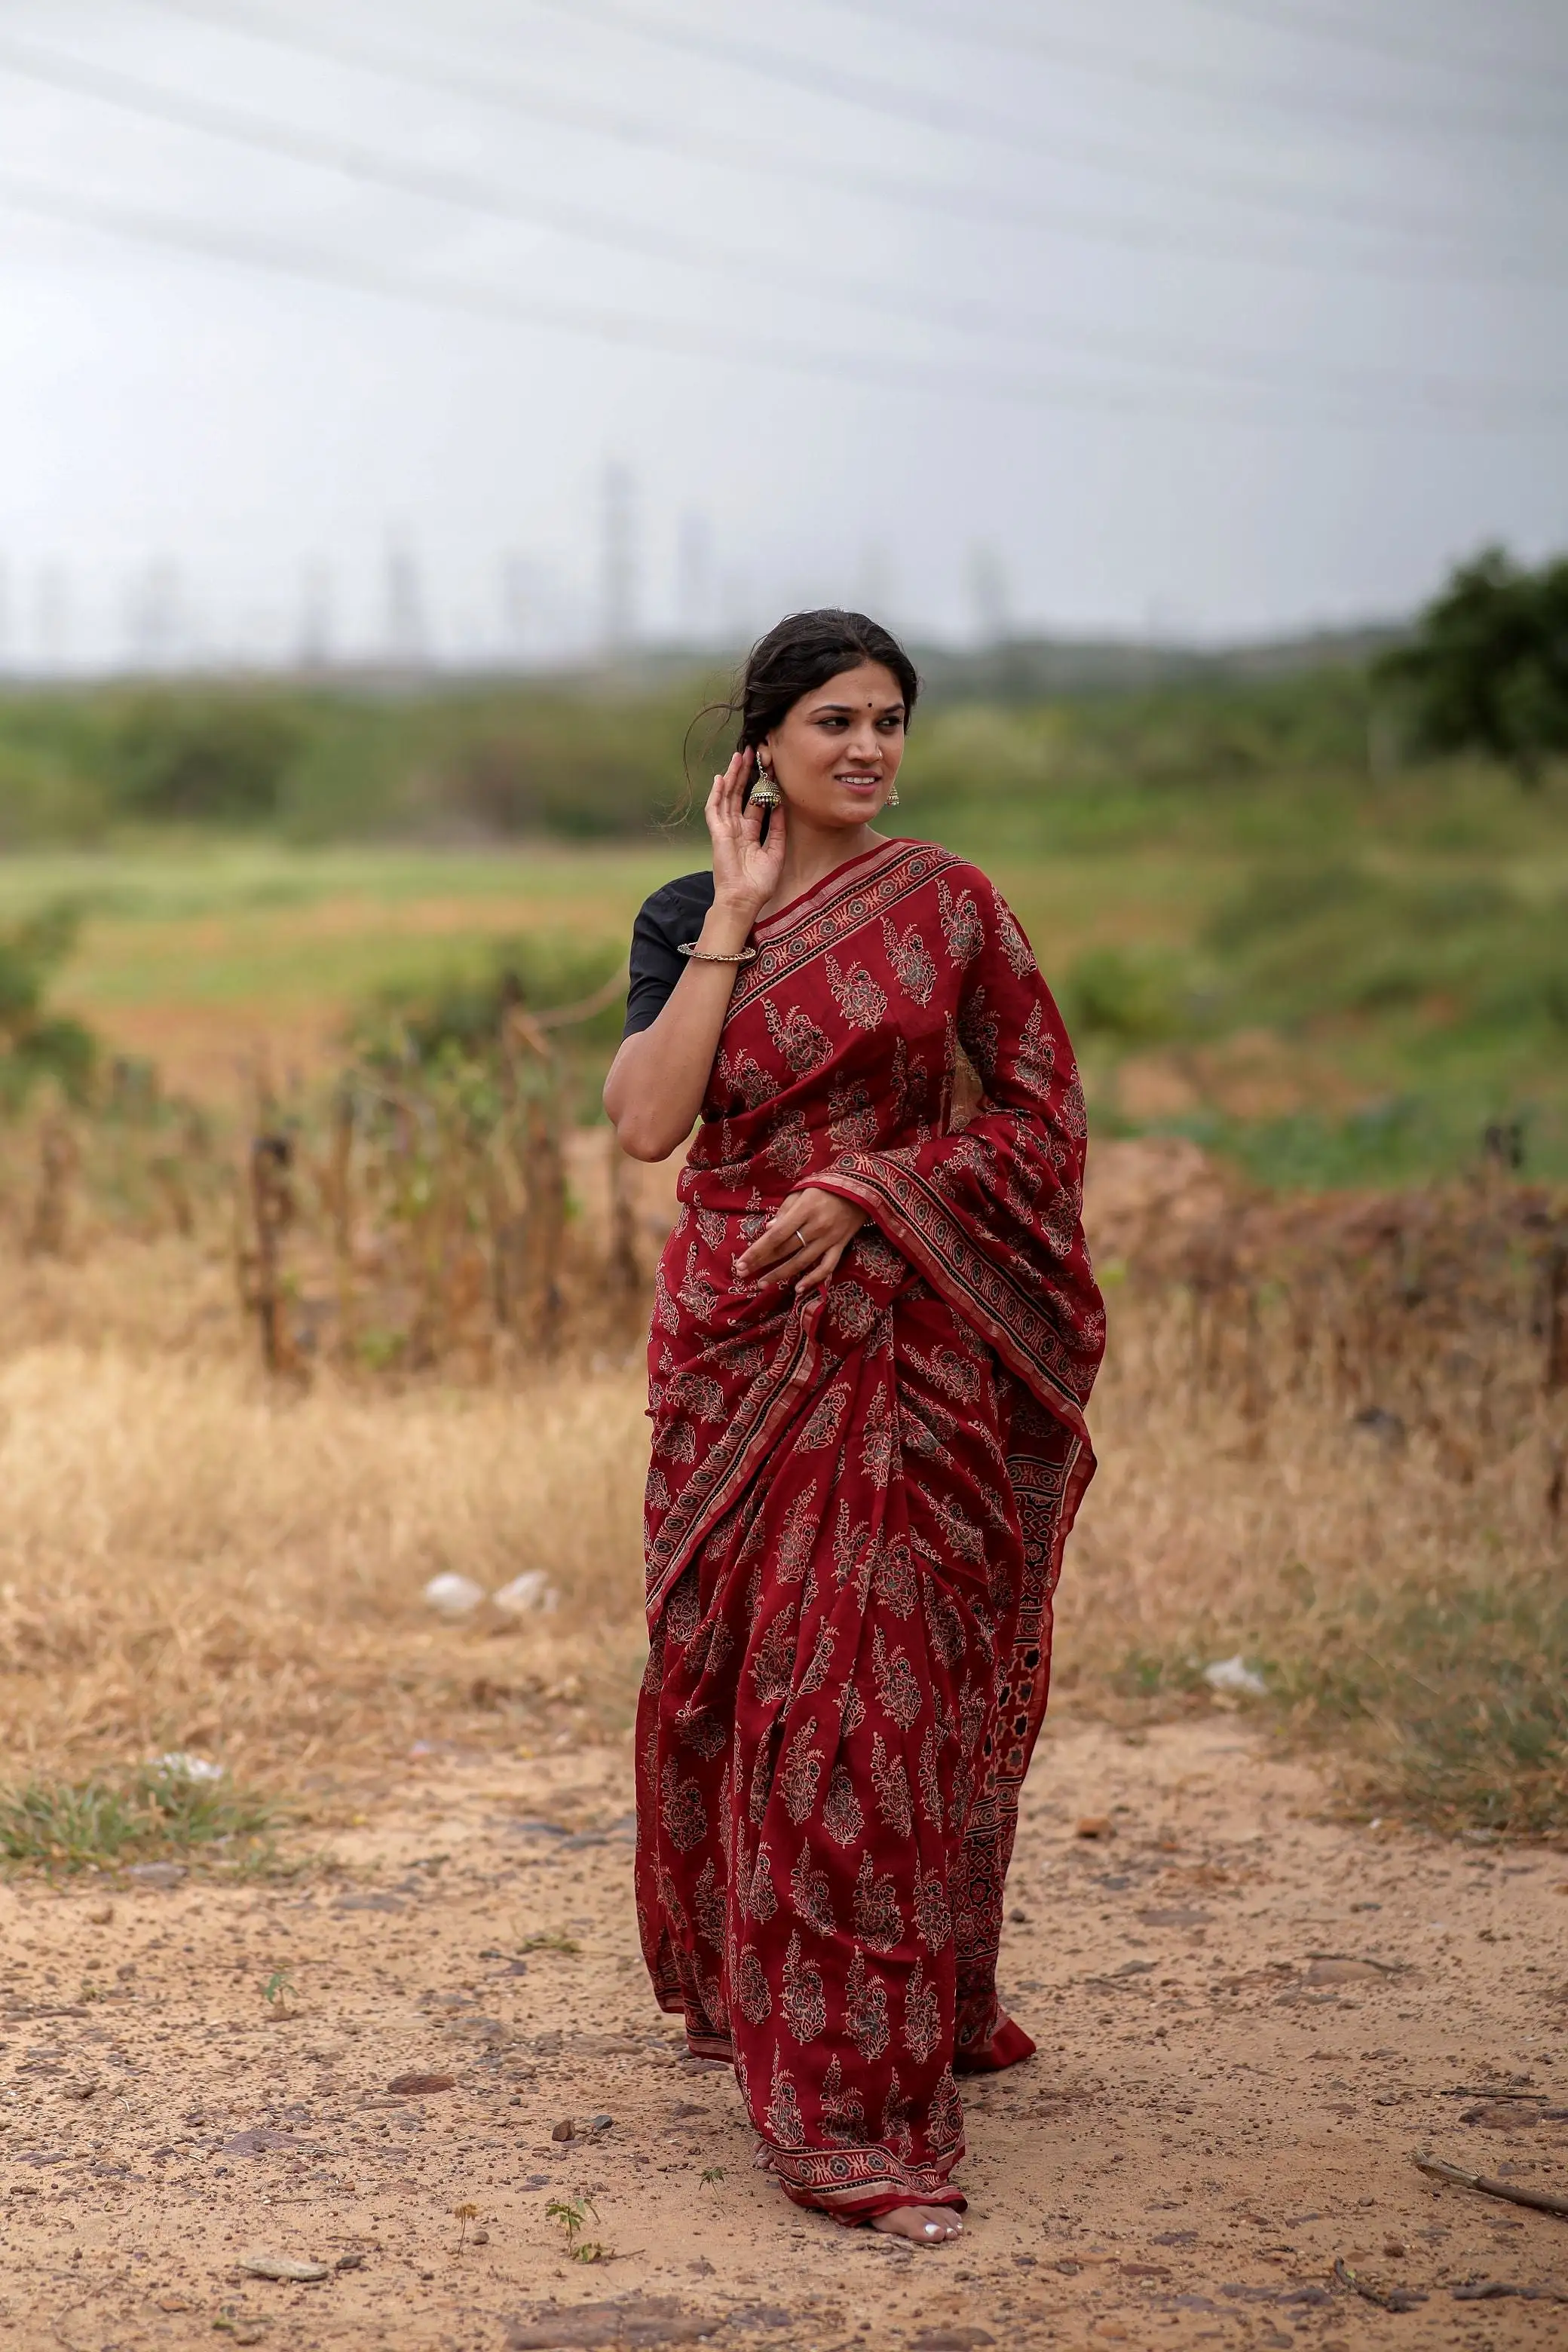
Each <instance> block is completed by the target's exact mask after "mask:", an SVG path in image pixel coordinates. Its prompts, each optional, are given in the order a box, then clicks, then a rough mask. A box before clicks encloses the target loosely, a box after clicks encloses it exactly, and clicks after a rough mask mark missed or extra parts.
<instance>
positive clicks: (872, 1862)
mask: <svg viewBox="0 0 1568 2352" xmlns="http://www.w3.org/2000/svg"><path fill="white" fill-rule="evenodd" d="M755 936H756V941H757V945H758V947H759V950H760V953H759V955H758V957H757V960H756V961H755V962H754V963H752V964H751V965H750V966H748V967H746V968H745V970H744V971H742V976H741V978H740V980H739V982H738V984H737V986H736V989H735V992H734V996H733V998H732V1000H731V1008H730V1013H729V1015H728V1018H727V1020H726V1022H725V1024H724V1030H723V1034H722V1036H721V1041H720V1049H719V1053H718V1055H717V1056H716V1059H715V1062H714V1067H713V1075H712V1077H711V1079H710V1084H709V1089H708V1095H707V1099H706V1102H705V1104H704V1108H703V1123H702V1127H701V1129H700V1133H699V1136H698V1138H697V1140H696V1142H695V1143H694V1145H693V1147H692V1149H691V1152H690V1155H689V1159H688V1161H687V1165H686V1168H685V1171H684V1172H683V1173H682V1176H681V1179H680V1187H679V1195H680V1202H681V1207H680V1212H679V1217H678V1220H677V1223H676V1225H675V1229H674V1231H673V1233H672V1234H671V1235H670V1237H669V1241H668V1244H667V1246H666V1249H665V1252H664V1256H663V1260H662V1262H661V1265H660V1267H659V1272H658V1286H657V1292H656V1299H655V1309H654V1318H653V1328H652V1333H651V1336H650V1340H649V1354H648V1365H649V1393H650V1417H651V1419H652V1423H653V1455H652V1466H651V1469H650V1472H649V1476H648V1489H647V1574H648V1584H647V1607H648V1623H649V1632H650V1636H651V1648H650V1654H649V1659H648V1668H647V1678H646V1681H645V1684H644V1688H643V1694H642V1698H641V1701H640V1705H639V1709H638V1718H637V1822H638V1832H637V1914H638V1921H639V1926H640V1929H641V1935H642V1945H643V1951H644V1955H645V1958H647V1966H648V1969H649V1972H650V1974H651V1976H652V1979H653V1983H654V1988H655V1990H656V1992H657V1995H658V2000H659V2002H660V2005H661V2006H662V2007H663V2008H665V2009H667V2010H669V2011H674V2012H675V2013H677V2014H679V2015H680V2016H682V2017H684V2019H685V2022H686V2031H687V2035H688V2039H689V2043H690V2046H691V2048H692V2049H693V2050H694V2051H696V2052H698V2053H700V2054H702V2055H704V2056H711V2057H718V2058H723V2059H725V2060H728V2061H730V2062H731V2063H732V2064H733V2066H734V2069H735V2073H736V2075H737V2078H738V2080H739V2082H740V2085H741V2090H742V2095H743V2097H744V2099H745V2102H746V2106H747V2110H748V2112H749V2114H750V2116H751V2120H752V2124H753V2126H755V2128H756V2130H757V2132H758V2133H759V2135H760V2136H761V2139H762V2142H763V2159H764V2160H765V2162H766V2163H767V2164H768V2165H769V2166H771V2168H772V2169H773V2171H774V2172H775V2173H776V2174H777V2176H778V2178H779V2179H780V2181H781V2182H782V2184H783V2186H784V2189H786V2190H787V2192H788V2193H789V2195H790V2196H791V2197H793V2198H794V2199H795V2200H796V2201H797V2202H798V2203H800V2204H803V2205H812V2206H816V2207H819V2208H821V2209H823V2210H826V2211H829V2212H832V2213H834V2214H835V2215H837V2218H838V2219H839V2220H841V2221H847V2222H856V2221H869V2220H872V2219H874V2218H875V2217H876V2216H877V2215H879V2214H880V2213H884V2212H887V2211H889V2210H890V2209H892V2208H893V2207H895V2206H899V2205H910V2204H947V2205H955V2206H959V2207H962V2206H963V2201H964V2200H963V2197H962V2195H961V2193H960V2192H959V2191H958V2190H957V2189H955V2188H954V2187H952V2184H951V2183H950V2181H949V2179H948V2176H949V2174H950V2172H951V2171H952V2167H953V2166H954V2164H955V2163H956V2162H957V2160H958V2158H960V2156H961V2155H962V2154H963V2116H962V2111H961V2107H960V2104H959V2096H958V2091H957V2088H956V2085H955V2082H954V2074H955V2071H956V2072H959V2073H963V2072H966V2071H968V2072H975V2071H981V2070H985V2069H990V2068H994V2067H997V2066H1005V2065H1009V2064H1012V2063H1014V2062H1015V2061H1016V2059H1019V2058H1023V2057H1027V2056H1028V2055H1029V2053H1031V2051H1032V2050H1033V2048H1034V2044H1033V2042H1030V2041H1029V2039H1028V2037H1027V2035H1026V2034H1025V2033H1024V2032H1022V2031H1021V2029H1020V2028H1019V2027H1017V2026H1016V2025H1015V2024H1014V2023H1013V2022H1012V2021H1011V2020H1010V2019H1008V2018H1007V2017H1006V2015H1005V2012H1004V2011H1003V2010H1002V2008H1001V2005H1000V2003H999V2000H998V1998H997V1993H996V1981H995V1969H996V1956H997V1947H998V1943H999V1939H1000V1934H1001V1925H1002V1895H1003V1885H1004V1881H1005V1875H1006V1870H1007V1864H1008V1861H1009V1859H1010V1856H1011V1853H1012V1846H1013V1836H1014V1829H1015V1824H1016V1805H1017V1792H1018V1788H1019V1785H1020V1783H1021V1782H1022V1780H1023V1777H1024V1774H1025V1772H1026V1769H1027V1767H1028V1761H1029V1755H1030V1751H1031V1749H1032V1748H1033V1746H1034V1741H1035V1737H1036V1734H1037V1731H1038V1729H1039V1725H1040V1720H1041V1717H1042V1716H1043V1715H1044V1712H1045V1705H1046V1691H1047V1679H1048V1675H1049V1669H1050V1636H1051V1595H1052V1592H1053V1590H1054V1588H1055V1585H1056V1580H1057V1576H1058V1570H1059V1568H1060V1564H1061V1554H1062V1546H1063V1543H1064V1541H1065V1538H1066V1536H1067V1532H1068V1528H1069V1527H1070V1526H1071V1523H1072V1518H1073V1514H1074V1511H1075V1509H1076V1507H1077V1505H1078V1501H1079V1496H1081V1494H1082V1492H1083V1489H1084V1487H1085V1486H1087V1484H1088V1482H1089V1476H1090V1475H1091V1473H1092V1470H1093V1458H1092V1455H1091V1454H1090V1452H1089V1443H1088V1436H1087V1433H1086V1431H1085V1427H1084V1419H1083V1411H1084V1405H1085V1403H1086V1402H1087V1400H1088V1396H1089V1389H1090V1386H1091V1384H1092V1382H1093V1380H1094V1375H1095V1371H1096V1370H1097V1368H1098V1365H1099V1361H1100V1353H1101V1349H1102V1347H1103V1337H1104V1316H1103V1312H1102V1309H1101V1307H1100V1297H1099V1294H1098V1292H1097V1291H1096V1289H1095V1286H1094V1282H1093V1277H1092V1276H1091V1274H1090V1271H1089V1258H1088V1255H1087V1253H1086V1251H1085V1248H1084V1243H1083V1234H1082V1229H1081V1226H1080V1223H1079V1204H1080V1188H1081V1182H1082V1175H1083V1155H1084V1134H1085V1129H1084V1116H1083V1097H1082V1094H1081V1090H1080V1088H1079V1082H1078V1075H1077V1071H1076V1068H1075V1066H1074V1063H1073V1058H1072V1053H1071V1048H1070V1047H1069V1045H1068V1040H1067V1036H1066V1034H1065V1032H1064V1030H1063V1028H1062V1025H1061V1022H1060V1019H1059V1017H1058V1013H1057V1011H1056V1008H1055V1006H1054V1005H1053V1003H1052V1002H1051V999H1050V996H1049V994H1048V992H1047V989H1046V986H1045V983H1044V982H1043V981H1042V980H1041V978H1040V975H1039V972H1038V971H1037V967H1036V963H1035V959H1034V956H1033V955H1032V953H1031V952H1030V950H1029V947H1028V943H1027V941H1026V940H1025V938H1024V936H1023V934H1022V932H1021V931H1020V930H1019V929H1018V927H1017V925H1016V922H1015V921H1014V919H1013V917H1012V916H1011V914H1010V913H1009V912H1008V910H1007V908H1006V907H1005V904H1004V903H1003V901H1002V899H1001V898H1000V897H999V896H998V894H997V893H996V892H995V891H994V889H993V887H992V886H991V885H990V883H989V882H987V881H986V879H985V878H984V876H983V875H982V874H980V873H979V872H977V871H976V869H975V868H974V867H973V866H966V865H964V864H963V863H962V862H961V861H960V860H959V859H957V858H955V857H952V856H948V854H947V853H946V852H945V851H944V850H941V849H936V848H932V847H931V846H929V845H925V844H921V843H910V842H893V843H889V844H887V845H885V846H883V847H880V848H879V849H877V850H874V851H872V852H870V853H868V855H867V856H863V857H860V858H857V859H855V860H853V861H851V863H850V864H849V865H847V866H841V867H840V868H839V869H838V871H837V873H836V874H833V875H831V876H829V877H828V878H827V879H826V881H825V882H823V883H822V884H820V885H819V886H818V887H816V889H815V890H813V891H811V892H809V893H808V894H807V895H806V896H805V898H800V899H797V900H796V901H795V904H794V905H793V906H790V907H787V908H784V909H783V910H782V911H781V912H780V913H778V914H776V915H774V916H773V917H771V918H770V919H767V920H766V921H764V922H762V923H759V924H758V926H757V929H756V934H755ZM960 1045H962V1046H963V1050H964V1052H965V1053H966V1055H968V1057H969V1060H970V1061H971V1062H972V1063H973V1066H974V1068H975V1070H976V1071H977V1072H978V1074H979V1076H980V1077H981V1080H982V1082H983V1084H984V1100H983V1102H982V1103H981V1105H980V1107H979V1109H978V1111H977V1112H976V1113H975V1115H974V1116H973V1118H971V1119H970V1121H969V1122H968V1124H967V1125H966V1126H965V1127H964V1128H963V1130H962V1131H961V1132H955V1131H953V1129H952V1116H951V1113H952V1092H953V1080H954V1075H955V1071H956V1068H957V1066H958V1054H957V1048H958V1047H959V1046H960ZM806 1182H810V1183H814V1184H820V1185H822V1186H823V1187H824V1188H825V1189H826V1190H827V1191H829V1192H837V1193H840V1194H842V1195H843V1196H845V1197H846V1198H847V1199H848V1200H851V1201H853V1202H857V1203H858V1204H859V1205H860V1206H861V1207H863V1208H865V1209H866V1210H867V1211H868V1214H869V1217H870V1219H871V1221H872V1222H870V1223H868V1224H867V1225H866V1226H864V1227H863V1228H862V1229H861V1231H860V1233H859V1234H858V1235H857V1236H856V1238H855V1240H854V1241H853V1242H852V1243H851V1244H850V1246H849V1248H848V1250H847V1252H846V1254H845V1255H844V1258H843V1259H842V1261H841V1263H840V1265H839V1268H838V1271H837V1274H836V1276H834V1278H833V1280H832V1282H831V1283H830V1284H829V1285H828V1286H827V1287H826V1290H825V1291H823V1292H820V1293H816V1294H813V1295H812V1296H811V1297H809V1298H808V1299H807V1300H806V1301H805V1302H800V1301H796V1300H795V1298H794V1297H793V1294H791V1293H790V1292H788V1291H781V1290H780V1289H778V1288H776V1287H773V1286H763V1285H761V1284H750V1285H748V1284H744V1283H742V1282H740V1281H739V1280H738V1279H737V1277H736V1276H735V1274H734V1271H733V1266H734V1261H735V1259H736V1257H737V1256H738V1255H739V1254H740V1253H741V1252H742V1250H743V1249H745V1248H746V1246H747V1245H748V1244H749V1243H751V1242H752V1240H754V1239H755V1237H756V1235H757V1234H759V1233H761V1231H762V1230H763V1226H764V1224H765V1223H767V1222H768V1219H769V1217H770V1215H771V1214H772V1213H773V1209H774V1208H776V1206H777V1204H778V1202H780V1201H781V1200H782V1199H783V1197H784V1194H785V1193H786V1192H791V1191H793V1190H795V1188H797V1187H798V1186H800V1185H801V1184H803V1183H806Z"/></svg>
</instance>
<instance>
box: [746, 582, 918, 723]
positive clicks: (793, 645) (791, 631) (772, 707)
mask: <svg viewBox="0 0 1568 2352" xmlns="http://www.w3.org/2000/svg"><path fill="white" fill-rule="evenodd" d="M862 662H880V663H881V665H882V667H883V668H884V669H890V670H891V671H892V673H893V676H894V677H896V678H897V679H898V681H899V684H900V687H901V688H903V696H904V718H905V720H906V721H907V720H908V719H909V718H910V714H911V713H912V711H913V709H914V707H915V698H916V696H917V695H918V694H919V693H920V690H921V682H920V676H919V673H918V672H917V670H916V668H915V666H914V664H913V662H912V661H911V660H910V657H909V656H908V654H907V653H906V652H905V651H904V649H903V647H902V646H901V645H900V643H899V641H898V639H897V637H895V636H894V635H893V634H892V631H891V630H890V629H884V628H883V626H882V625H881V623H880V622H879V621H873V620H871V619H870V618H869V617H868V615H867V614H864V613H840V612H838V611H837V610H835V609H833V608H831V607H829V608H827V609H826V610H824V611H822V612H819V613H792V614H790V615H789V618H788V619H787V620H784V621H780V622H779V624H778V625H777V626H776V627H775V628H772V629H770V630H769V631H768V634H767V635H766V636H765V637H759V638H758V639H757V642H756V644H755V645H754V646H752V650H751V653H750V655H749V656H748V658H747V661H746V667H745V669H744V671H743V673H742V677H741V684H740V688H739V691H738V692H737V693H736V695H735V696H734V697H733V698H732V699H731V704H730V710H729V715H730V716H731V717H732V718H736V719H739V720H740V722H741V731H740V734H739V735H738V737H737V738H736V741H735V749H736V751H755V750H756V748H757V746H758V744H759V743H761V742H762V741H763V738H764V737H766V736H768V735H771V734H772V733H773V729H774V728H775V727H778V726H781V725H782V724H783V722H784V719H787V718H788V716H789V714H790V712H791V711H792V710H793V709H795V704H796V703H797V702H798V701H799V700H800V698H801V697H802V695H805V694H815V693H816V689H817V688H818V687H819V686H826V684H827V681H828V679H829V678H833V677H838V676H839V674H840V672H841V671H843V670H847V669H858V667H859V666H860V664H861V663H862Z"/></svg>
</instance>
